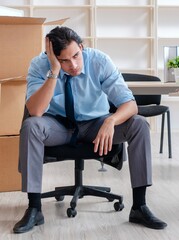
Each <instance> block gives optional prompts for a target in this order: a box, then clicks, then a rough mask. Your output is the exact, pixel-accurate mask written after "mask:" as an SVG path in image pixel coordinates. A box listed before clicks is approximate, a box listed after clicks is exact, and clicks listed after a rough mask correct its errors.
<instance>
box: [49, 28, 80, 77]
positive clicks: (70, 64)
mask: <svg viewBox="0 0 179 240" xmlns="http://www.w3.org/2000/svg"><path fill="white" fill-rule="evenodd" d="M46 37H48V38H49V40H50V42H52V47H53V51H54V54H55V56H56V57H57V59H58V60H59V62H60V64H61V67H62V69H63V70H64V71H65V72H67V73H69V74H70V75H72V76H76V75H79V74H80V73H81V71H82V66H83V57H82V50H83V45H82V40H81V38H80V37H79V36H78V34H77V33H76V32H75V31H73V30H72V29H70V28H67V27H56V28H54V29H52V30H51V31H50V32H49V33H48V34H47V35H46Z"/></svg>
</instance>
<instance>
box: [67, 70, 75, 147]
mask: <svg viewBox="0 0 179 240" xmlns="http://www.w3.org/2000/svg"><path fill="white" fill-rule="evenodd" d="M71 79H72V77H71V76H70V75H66V82H65V111H66V116H67V119H68V126H69V128H70V129H75V130H74V132H73V135H72V137H71V141H70V144H71V145H72V146H76V140H77V135H78V126H77V124H76V120H75V115H74V100H73V94H72V89H71V82H70V80H71Z"/></svg>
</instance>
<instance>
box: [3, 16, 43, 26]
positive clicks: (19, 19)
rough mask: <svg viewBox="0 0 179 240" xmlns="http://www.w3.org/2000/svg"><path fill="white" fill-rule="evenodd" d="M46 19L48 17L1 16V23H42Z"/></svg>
mask: <svg viewBox="0 0 179 240" xmlns="http://www.w3.org/2000/svg"><path fill="white" fill-rule="evenodd" d="M45 20H46V18H34V17H14V16H13V17H12V16H0V24H4V25H17V24H19V25H26V24H31V25H42V24H43V23H44V22H45Z"/></svg>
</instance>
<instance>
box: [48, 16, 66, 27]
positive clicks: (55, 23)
mask: <svg viewBox="0 0 179 240" xmlns="http://www.w3.org/2000/svg"><path fill="white" fill-rule="evenodd" d="M68 19H70V18H69V17H68V18H63V19H59V20H56V21H51V22H45V23H44V25H62V24H63V23H64V22H65V21H66V20H68Z"/></svg>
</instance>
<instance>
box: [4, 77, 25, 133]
mask: <svg viewBox="0 0 179 240" xmlns="http://www.w3.org/2000/svg"><path fill="white" fill-rule="evenodd" d="M0 82H1V103H0V136H2V135H3V136H4V135H18V134H19V130H20V127H21V122H22V117H23V112H24V105H25V94H26V79H25V78H22V79H21V78H20V79H18V78H17V79H10V80H8V81H5V80H4V81H2V80H0Z"/></svg>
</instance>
